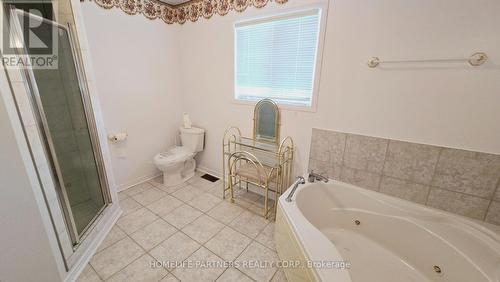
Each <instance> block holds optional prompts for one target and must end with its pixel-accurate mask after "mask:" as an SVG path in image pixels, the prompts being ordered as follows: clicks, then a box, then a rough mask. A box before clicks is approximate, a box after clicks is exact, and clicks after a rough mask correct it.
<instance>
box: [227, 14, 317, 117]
mask: <svg viewBox="0 0 500 282" xmlns="http://www.w3.org/2000/svg"><path fill="white" fill-rule="evenodd" d="M319 25H320V10H319V9H315V10H311V11H308V12H304V13H300V14H293V15H289V16H284V17H279V18H273V19H266V20H260V21H254V22H250V23H240V24H237V25H236V26H235V30H236V32H235V33H236V39H235V40H236V44H235V45H236V50H235V59H236V63H235V65H236V72H235V75H236V77H235V88H236V89H235V91H236V93H235V98H236V99H238V100H247V101H255V100H260V99H262V98H271V99H273V100H275V101H277V102H278V103H282V104H289V105H295V106H306V107H309V106H311V105H312V98H313V89H314V74H315V68H316V57H317V52H318V37H319Z"/></svg>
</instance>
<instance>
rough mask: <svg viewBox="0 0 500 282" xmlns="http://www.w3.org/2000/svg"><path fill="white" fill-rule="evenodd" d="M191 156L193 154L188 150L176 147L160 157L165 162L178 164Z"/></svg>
mask: <svg viewBox="0 0 500 282" xmlns="http://www.w3.org/2000/svg"><path fill="white" fill-rule="evenodd" d="M190 155H191V153H190V152H189V150H188V149H186V148H184V147H182V146H179V147H174V148H172V149H170V150H168V151H166V152H164V153H160V154H159V156H158V157H159V158H160V159H161V160H163V161H167V162H177V161H184V160H186V159H187V158H188V157H189V156H190Z"/></svg>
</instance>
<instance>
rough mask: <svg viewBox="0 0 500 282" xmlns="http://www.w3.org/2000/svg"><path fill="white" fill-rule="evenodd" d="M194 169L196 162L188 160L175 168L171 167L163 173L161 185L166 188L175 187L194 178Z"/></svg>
mask: <svg viewBox="0 0 500 282" xmlns="http://www.w3.org/2000/svg"><path fill="white" fill-rule="evenodd" d="M195 168H196V161H195V160H194V159H189V160H186V161H184V162H183V163H182V164H179V166H177V167H171V169H167V170H166V171H163V185H164V186H167V187H171V186H177V185H180V184H182V183H184V182H186V181H188V180H189V179H190V178H191V177H193V176H194V174H195V172H194V170H195Z"/></svg>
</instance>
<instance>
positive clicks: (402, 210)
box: [275, 181, 500, 282]
mask: <svg viewBox="0 0 500 282" xmlns="http://www.w3.org/2000/svg"><path fill="white" fill-rule="evenodd" d="M290 191H291V189H289V190H287V191H286V192H285V193H284V194H283V195H282V197H281V198H280V199H279V206H278V214H277V218H276V231H275V238H276V248H277V251H278V254H279V256H280V258H281V259H282V260H285V261H301V262H302V264H301V266H302V267H285V268H284V270H285V273H286V275H287V278H288V279H289V281H305V280H320V281H339V282H340V281H342V282H343V281H354V282H359V281H370V282H378V281H381V282H390V281H397V282H401V281H450V282H451V281H452V282H461V281H463V282H482V281H500V235H499V234H500V232H499V230H500V229H499V228H498V227H497V226H494V225H490V224H486V223H482V222H479V221H473V220H470V219H467V218H464V217H461V216H457V215H453V214H450V213H447V212H444V211H439V210H436V209H433V208H429V207H426V206H423V205H418V204H414V203H411V202H408V201H405V200H401V199H398V198H394V197H391V196H387V195H384V194H381V193H377V192H373V191H370V190H366V189H362V188H358V187H356V186H353V185H349V184H346V183H342V182H338V181H330V182H329V183H322V182H318V183H307V184H304V185H300V186H299V188H298V189H297V191H296V192H295V195H294V196H293V198H292V202H286V201H285V198H286V196H288V193H290ZM312 262H313V263H314V264H311V263H312ZM308 263H309V265H308Z"/></svg>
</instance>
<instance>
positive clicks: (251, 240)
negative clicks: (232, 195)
mask: <svg viewBox="0 0 500 282" xmlns="http://www.w3.org/2000/svg"><path fill="white" fill-rule="evenodd" d="M149 184H150V183H149ZM138 185H139V184H138ZM150 185H151V186H153V187H154V188H156V186H155V185H152V184H150ZM215 186H217V185H216V184H214V185H213V186H211V187H209V188H207V189H210V188H213V187H215ZM182 188H184V187H182ZM182 188H180V189H182ZM197 188H199V187H197ZM156 189H159V188H156ZM180 189H179V190H180ZM159 190H161V189H159ZM208 191H209V190H205V191H204V193H208ZM144 192H147V191H142V192H139V193H137V194H134V195H138V194H141V193H144ZM163 192H165V191H163ZM174 192H175V191H174ZM174 192H172V193H174ZM165 193H166V195H165V196H163V197H161V198H164V197H166V196H167V195H171V194H172V193H167V192H165ZM171 196H172V197H174V198H176V197H175V196H173V195H171ZM129 197H130V198H132V199H133V200H134V201H136V202H137V203H138V205H139V207H138V208H136V209H134V210H133V211H131V212H130V213H132V212H135V211H136V210H139V209H141V208H145V209H146V210H148V211H150V212H151V213H153V214H154V215H155V216H156V217H158V218H157V219H155V220H154V221H153V222H150V223H148V224H146V225H144V226H142V227H140V228H139V229H137V230H135V231H134V232H132V233H131V234H127V233H126V232H125V231H124V230H122V229H121V228H120V227H119V226H118V225H117V224H115V225H116V226H117V228H118V229H119V230H120V231H122V232H123V233H124V234H125V237H123V238H122V239H120V240H117V241H116V242H114V243H113V244H111V245H110V246H108V247H106V248H104V249H103V250H101V252H102V251H104V250H105V249H108V248H109V247H111V246H113V245H115V244H116V243H118V242H120V241H122V240H123V239H125V238H126V237H128V238H129V239H130V240H132V242H134V243H135V244H137V245H138V246H139V247H140V248H141V249H142V250H143V251H144V253H143V254H141V255H140V256H139V257H138V258H137V259H139V258H141V257H142V256H144V255H145V254H147V255H149V256H151V257H152V258H153V259H155V260H157V259H156V258H155V257H154V256H153V255H152V254H151V253H150V251H151V250H153V249H154V248H156V247H157V246H159V245H161V244H162V243H163V242H165V241H166V240H168V239H169V238H170V237H172V236H173V235H174V234H176V233H177V232H181V233H182V234H184V235H186V236H187V237H188V238H190V239H192V240H193V241H195V242H197V243H198V244H200V247H199V248H197V249H196V250H195V251H194V252H192V253H191V254H190V255H189V256H188V258H189V257H190V256H192V255H193V254H194V253H195V252H197V251H198V250H200V249H201V247H203V248H205V249H207V250H208V251H209V252H210V253H212V254H214V255H215V256H216V257H218V258H220V257H219V256H218V255H217V254H215V253H213V252H212V251H211V250H210V249H209V248H207V246H206V244H207V243H208V242H209V241H211V240H212V239H213V238H214V237H215V236H217V235H218V234H219V233H220V232H221V231H222V230H223V229H224V228H225V227H228V228H229V229H231V230H233V231H234V232H237V233H239V234H241V235H243V236H245V237H247V238H249V239H250V243H249V244H248V245H247V246H246V247H245V248H244V249H243V250H242V251H241V252H240V253H239V254H238V255H237V256H236V258H235V259H233V261H234V260H236V259H237V258H238V257H240V256H241V254H243V252H244V251H245V250H246V249H247V248H248V246H250V245H251V244H252V242H255V243H257V244H259V245H261V246H263V247H264V248H266V249H268V250H270V251H272V252H273V253H276V251H275V250H272V249H270V248H269V247H267V246H265V245H264V244H262V243H260V242H258V241H257V240H256V238H257V237H258V236H259V235H260V234H262V232H263V231H264V229H265V228H267V226H268V225H269V224H271V222H270V221H269V220H266V221H267V222H266V225H265V226H264V227H263V228H262V229H261V230H260V231H259V233H258V234H257V235H256V236H255V238H250V237H248V236H247V235H245V234H242V233H241V232H239V231H238V230H235V229H234V228H232V227H231V226H229V224H230V223H232V222H233V221H235V220H236V219H237V218H239V217H240V216H241V215H242V214H243V213H244V211H248V212H249V213H252V214H255V213H254V212H253V211H251V210H249V209H245V208H243V207H240V206H238V205H236V206H238V207H240V208H241V209H242V210H243V211H242V212H241V213H240V214H239V215H237V216H235V217H234V218H233V219H232V220H231V221H230V222H228V223H227V224H226V223H223V222H221V221H219V220H218V219H216V218H213V217H212V216H210V215H209V214H208V213H209V212H210V211H212V210H213V209H215V208H216V207H217V206H219V205H221V204H222V202H224V200H223V199H220V198H218V197H217V198H218V199H220V203H217V204H216V205H214V206H213V207H211V208H210V209H209V210H207V211H206V212H205V211H201V210H199V209H197V208H196V207H193V206H191V205H189V204H188V203H187V202H185V201H183V200H182V199H179V198H176V199H178V200H179V201H181V202H182V203H183V204H186V205H187V206H189V207H192V208H195V209H196V210H198V211H200V212H201V214H200V215H199V216H198V217H196V218H195V219H194V220H193V221H191V222H190V223H188V224H186V225H184V226H183V227H182V228H180V229H179V228H177V227H176V226H174V225H172V224H170V223H169V222H168V221H166V220H165V219H164V218H163V217H164V216H166V215H167V214H170V213H172V212H173V211H175V210H176V209H178V208H179V207H180V206H182V205H179V206H177V207H176V208H174V209H172V210H171V211H170V212H169V213H167V214H166V215H164V216H160V215H159V214H156V213H155V212H153V211H151V210H150V209H149V208H148V207H147V206H148V205H151V204H152V203H154V202H156V201H157V200H155V201H153V202H151V203H148V204H147V205H144V204H142V203H140V202H138V201H137V200H135V199H134V198H133V197H132V196H129ZM161 198H159V199H158V200H160V199H161ZM191 200H192V199H191ZM257 200H258V199H257ZM257 200H256V201H257ZM256 201H253V202H252V205H256V204H257V203H256ZM127 215H128V214H127ZM127 215H125V216H127ZM202 215H206V216H208V217H210V218H211V219H214V220H215V221H217V222H218V223H220V224H222V225H223V227H222V228H221V229H220V230H219V231H217V232H216V233H215V234H214V235H213V236H212V237H210V238H209V239H208V240H207V241H206V242H204V243H203V244H201V243H200V242H198V241H196V240H195V239H194V238H191V237H190V236H189V235H188V234H186V233H184V232H183V231H182V229H183V228H185V227H186V226H188V225H189V224H191V223H193V222H194V221H195V220H196V219H198V218H199V217H201V216H202ZM125 216H124V217H125ZM160 219H161V220H163V221H164V222H166V223H167V224H169V225H170V226H172V227H174V229H175V230H176V232H174V233H172V234H170V235H169V236H168V237H167V238H165V239H164V240H162V241H161V242H160V243H158V244H156V245H155V246H154V247H153V248H151V249H150V250H149V251H148V250H146V249H144V248H143V247H142V246H141V245H140V244H139V243H138V242H137V241H136V240H134V239H133V238H132V236H131V235H132V234H134V233H135V232H137V231H139V230H141V229H143V228H145V227H146V226H148V225H150V224H152V223H154V222H156V221H158V220H160ZM137 259H135V260H133V261H132V262H130V263H129V264H127V265H126V266H124V267H122V268H121V269H119V270H117V271H116V272H115V273H113V274H112V275H111V276H110V277H112V276H113V275H115V274H116V273H118V272H120V271H122V270H123V269H125V268H126V267H128V266H129V265H130V264H131V263H133V262H135V261H136V260H137ZM186 259H187V258H186ZM220 259H222V258H220ZM222 260H224V259H222ZM183 261H185V260H183ZM89 265H90V264H89ZM90 266H91V267H92V269H93V270H94V271H95V269H94V268H93V266H92V265H90ZM227 269H229V268H226V269H225V270H224V271H223V272H222V273H221V274H220V275H219V276H218V277H217V278H216V279H218V278H219V277H220V276H221V275H222V274H223V273H224V272H225V271H227ZM237 270H238V271H240V270H239V269H237ZM166 271H167V274H166V275H165V276H164V277H163V278H165V277H166V276H168V274H172V276H174V277H175V278H176V279H178V277H176V276H175V275H174V274H173V273H172V272H171V271H170V270H168V269H166ZM95 272H96V273H97V271H95ZM240 272H241V271H240ZM242 273H243V272H242ZM243 274H244V275H245V276H247V277H248V275H247V274H246V273H243ZM275 274H276V272H275V273H274V274H273V277H274V275H275ZM98 276H99V275H98ZM110 277H109V278H110ZM99 278H101V277H100V276H99ZM109 278H108V279H109ZM163 278H162V279H163ZM249 278H250V279H252V278H251V277H249ZM252 280H253V279H252Z"/></svg>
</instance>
